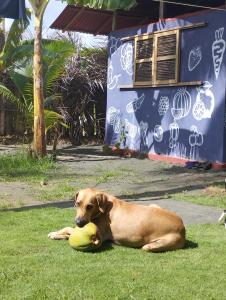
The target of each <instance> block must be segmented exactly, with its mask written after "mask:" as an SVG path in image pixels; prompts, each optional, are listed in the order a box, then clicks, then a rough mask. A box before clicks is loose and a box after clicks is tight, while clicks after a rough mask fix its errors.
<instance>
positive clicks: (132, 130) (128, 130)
mask: <svg viewBox="0 0 226 300" xmlns="http://www.w3.org/2000/svg"><path fill="white" fill-rule="evenodd" d="M137 131H138V129H137V126H136V125H133V124H132V123H130V122H129V121H128V120H127V119H125V134H126V135H127V136H128V137H130V138H131V139H134V138H135V136H136V134H137Z"/></svg>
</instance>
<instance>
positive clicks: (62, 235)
mask: <svg viewBox="0 0 226 300" xmlns="http://www.w3.org/2000/svg"><path fill="white" fill-rule="evenodd" d="M72 232H73V228H72V227H65V228H63V229H61V230H58V231H53V232H50V233H49V234H48V237H49V238H50V239H52V240H68V239H69V236H70V235H71V234H72Z"/></svg>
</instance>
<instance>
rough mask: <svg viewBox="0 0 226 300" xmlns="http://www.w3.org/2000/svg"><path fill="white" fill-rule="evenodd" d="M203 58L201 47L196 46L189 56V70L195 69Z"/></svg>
mask: <svg viewBox="0 0 226 300" xmlns="http://www.w3.org/2000/svg"><path fill="white" fill-rule="evenodd" d="M201 60H202V51H201V48H200V47H195V48H193V49H192V50H191V52H190V53H189V58H188V69H189V71H190V72H191V71H193V70H194V69H195V68H196V67H197V66H198V65H199V63H200V61H201Z"/></svg>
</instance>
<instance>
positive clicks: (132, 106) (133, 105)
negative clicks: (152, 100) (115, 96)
mask: <svg viewBox="0 0 226 300" xmlns="http://www.w3.org/2000/svg"><path fill="white" fill-rule="evenodd" d="M144 98H145V95H144V94H142V95H141V96H140V97H139V98H137V99H135V100H133V101H131V102H129V103H128V104H127V105H126V111H127V112H128V113H134V112H136V111H137V110H138V109H140V107H141V104H142V103H143V101H144Z"/></svg>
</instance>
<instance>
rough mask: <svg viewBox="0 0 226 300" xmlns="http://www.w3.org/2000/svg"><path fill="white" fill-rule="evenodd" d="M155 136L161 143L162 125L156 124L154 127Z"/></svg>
mask: <svg viewBox="0 0 226 300" xmlns="http://www.w3.org/2000/svg"><path fill="white" fill-rule="evenodd" d="M153 137H154V139H155V140H156V142H158V143H160V142H161V141H162V139H163V129H162V126H160V125H156V126H155V128H154V133H153Z"/></svg>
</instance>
